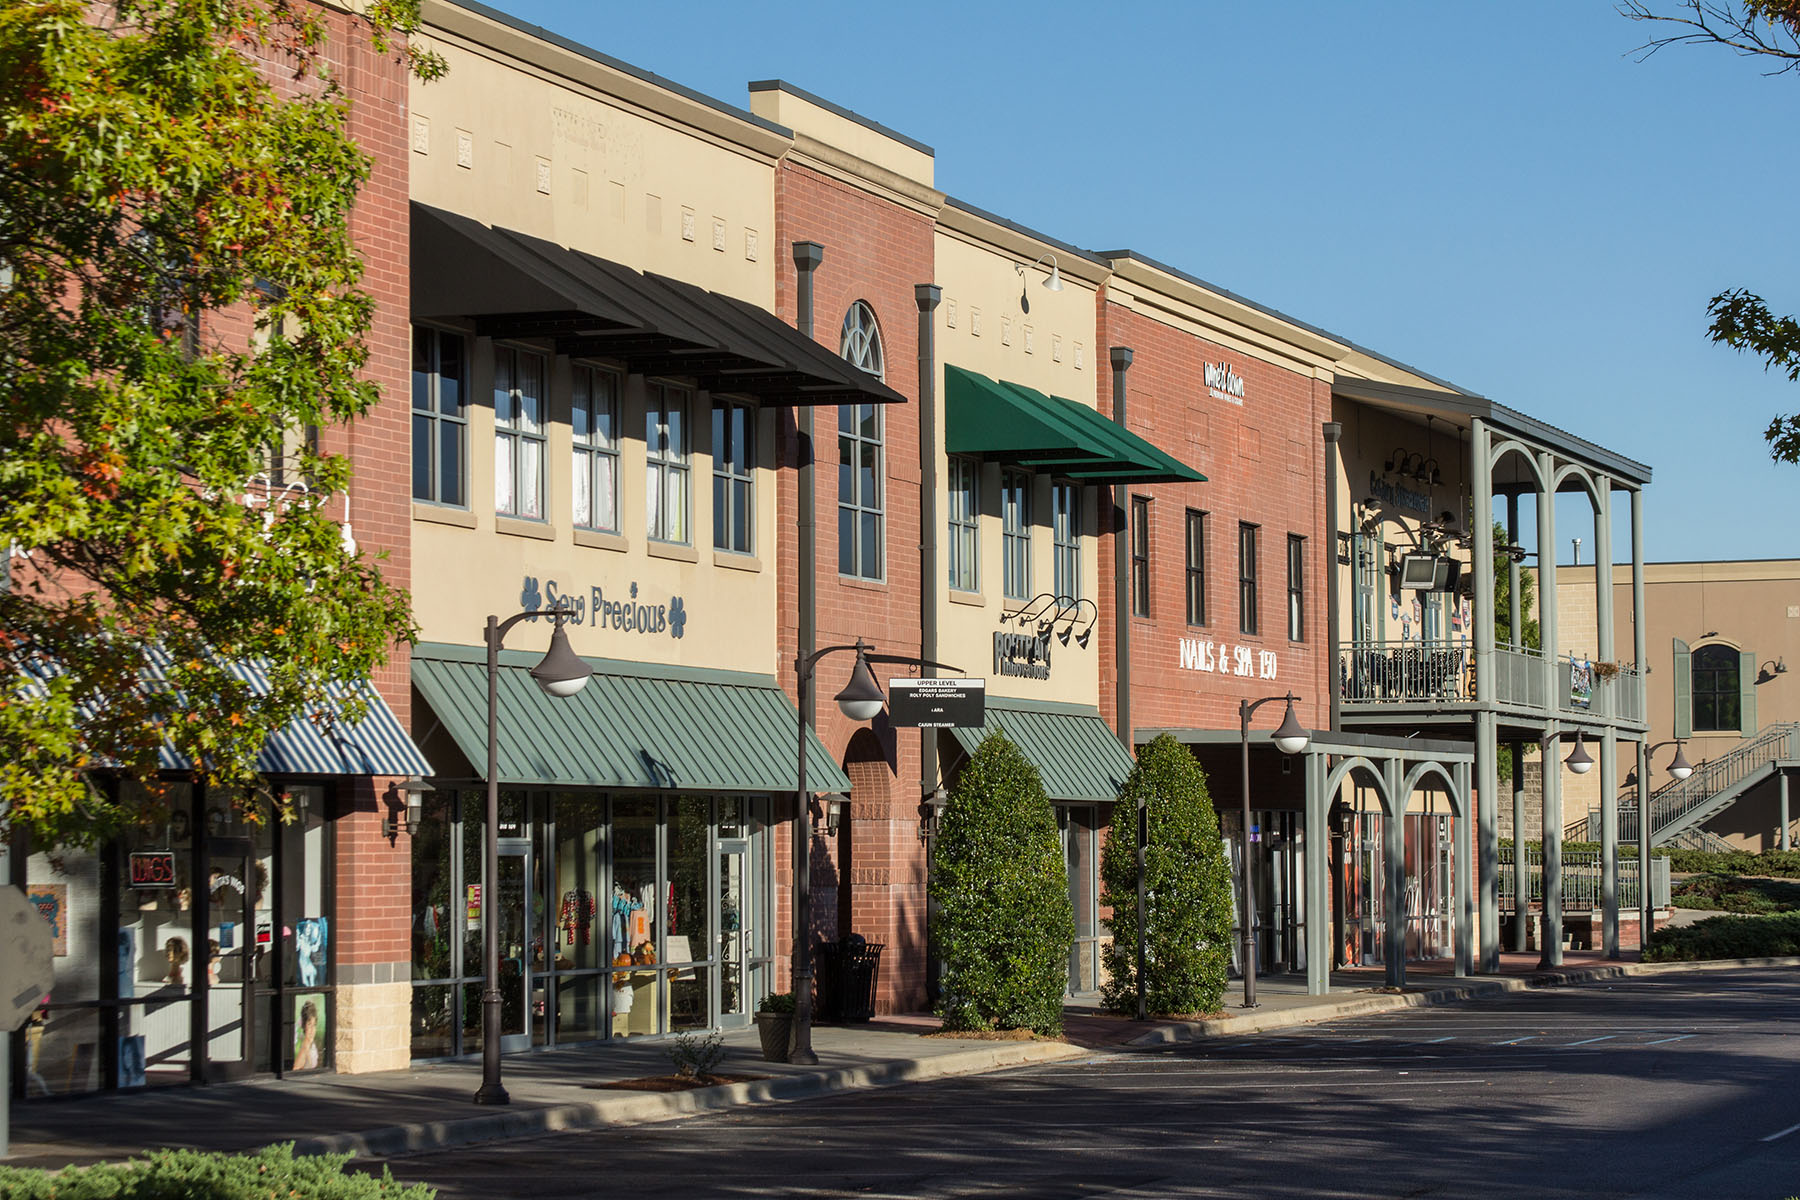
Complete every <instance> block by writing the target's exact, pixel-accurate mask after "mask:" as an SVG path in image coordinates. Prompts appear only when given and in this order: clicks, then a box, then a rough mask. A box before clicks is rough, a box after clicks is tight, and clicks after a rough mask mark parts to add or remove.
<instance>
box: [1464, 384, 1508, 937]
mask: <svg viewBox="0 0 1800 1200" xmlns="http://www.w3.org/2000/svg"><path fill="white" fill-rule="evenodd" d="M1470 427H1471V430H1472V433H1473V436H1472V437H1471V438H1470V446H1469V478H1470V480H1471V481H1472V482H1473V484H1474V487H1475V511H1474V513H1473V514H1472V516H1471V519H1472V521H1473V523H1474V525H1475V528H1474V529H1473V530H1472V531H1471V532H1473V533H1474V535H1475V551H1474V554H1475V704H1476V712H1475V781H1474V782H1475V791H1476V796H1475V844H1476V854H1477V855H1478V856H1479V858H1480V863H1479V867H1480V870H1479V871H1478V872H1477V875H1478V877H1479V878H1480V880H1481V969H1482V970H1483V971H1498V970H1499V969H1500V878H1499V876H1500V812H1499V802H1500V761H1499V759H1500V739H1499V718H1498V717H1497V716H1496V715H1495V713H1494V711H1493V705H1494V691H1495V689H1494V662H1495V659H1494V483H1493V466H1492V462H1491V452H1492V442H1491V436H1490V434H1489V432H1488V427H1487V422H1485V421H1483V420H1481V419H1480V418H1479V417H1477V418H1475V419H1474V420H1473V421H1472V422H1471V423H1470ZM1463 800H1464V813H1463V816H1464V818H1465V819H1466V818H1467V816H1468V812H1467V801H1468V785H1467V782H1466V781H1465V783H1464V785H1463ZM1465 837H1466V835H1464V834H1462V833H1460V832H1459V835H1458V841H1459V842H1462V841H1464V840H1465ZM1515 840H1516V839H1515ZM1464 857H1466V850H1465V853H1464V854H1463V855H1459V856H1458V859H1457V862H1458V866H1459V869H1460V867H1461V864H1462V860H1463V858H1464ZM1459 902H1460V901H1459ZM1458 936H1459V937H1460V936H1461V934H1460V933H1459V935H1458ZM1457 953H1458V961H1459V962H1460V961H1461V955H1462V953H1463V948H1462V945H1461V943H1460V942H1459V943H1458V947H1457Z"/></svg>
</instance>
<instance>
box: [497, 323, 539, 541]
mask: <svg viewBox="0 0 1800 1200" xmlns="http://www.w3.org/2000/svg"><path fill="white" fill-rule="evenodd" d="M528 359H535V360H536V361H537V364H538V368H537V370H538V373H537V385H538V394H537V395H536V396H534V397H532V399H534V400H535V401H536V404H537V428H536V430H535V431H533V430H532V429H531V428H530V427H529V426H528V425H527V424H526V414H525V405H524V404H523V402H522V400H521V397H522V396H524V395H525V393H524V390H523V388H522V387H521V386H520V380H521V378H522V377H523V375H524V372H523V371H522V370H521V369H520V368H521V366H522V365H523V364H524V363H525V361H526V360H528ZM502 363H505V364H506V376H507V378H508V380H509V382H508V385H507V387H506V389H505V391H504V392H502V390H501V387H500V380H501V364H502ZM549 385H550V359H549V357H548V356H547V355H545V354H543V353H542V352H540V351H537V350H533V349H531V348H530V347H528V346H508V345H496V346H495V347H494V380H493V388H492V391H493V398H494V514H495V515H496V516H500V517H512V518H514V519H515V520H520V521H547V520H548V519H549V513H548V511H547V509H546V504H545V501H546V499H547V496H548V493H549V491H550V487H549V479H548V476H549V474H550V463H549V455H550V436H549V435H550V421H549V415H550V414H549V411H548V410H549V405H550V399H549V391H550V386H549ZM503 395H504V396H505V398H506V403H507V405H508V411H507V413H506V415H505V416H504V417H503V416H502V414H501V411H500V404H501V398H502V396H503ZM503 443H504V444H505V447H506V449H505V453H506V455H507V459H508V466H509V468H510V471H511V479H512V487H511V489H510V494H509V495H508V496H507V497H506V498H505V500H504V501H502V499H501V496H500V456H501V453H502V451H501V446H502V444H503ZM530 446H536V447H537V480H536V486H535V489H534V490H535V492H536V495H535V496H527V494H526V492H525V489H524V486H523V483H522V481H523V478H524V469H523V468H524V464H525V460H526V458H527V453H526V451H527V449H528V447H530ZM527 500H534V501H535V502H536V505H537V512H536V513H532V512H528V511H526V501H527Z"/></svg>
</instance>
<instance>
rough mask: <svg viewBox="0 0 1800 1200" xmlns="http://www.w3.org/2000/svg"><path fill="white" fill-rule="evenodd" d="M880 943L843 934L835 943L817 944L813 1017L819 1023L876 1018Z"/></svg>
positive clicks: (856, 934) (853, 934) (859, 936)
mask: <svg viewBox="0 0 1800 1200" xmlns="http://www.w3.org/2000/svg"><path fill="white" fill-rule="evenodd" d="M882 945H883V943H881V942H871V941H869V940H867V939H866V938H864V937H863V936H862V934H860V933H850V934H845V935H844V936H843V937H841V938H839V939H838V940H837V941H835V942H820V943H819V945H818V947H817V949H816V957H817V958H818V971H817V972H816V973H815V976H814V981H815V983H816V985H817V988H818V991H817V1003H816V1004H815V1006H814V1017H815V1019H816V1020H819V1021H827V1022H830V1021H835V1022H848V1021H870V1020H873V1019H874V1017H875V979H876V975H877V972H878V971H879V970H880V966H881V950H882Z"/></svg>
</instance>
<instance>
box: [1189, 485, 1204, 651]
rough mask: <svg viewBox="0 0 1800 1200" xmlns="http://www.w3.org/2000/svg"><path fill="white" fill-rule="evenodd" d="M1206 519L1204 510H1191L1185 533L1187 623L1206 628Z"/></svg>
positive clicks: (1198, 627) (1197, 627)
mask: <svg viewBox="0 0 1800 1200" xmlns="http://www.w3.org/2000/svg"><path fill="white" fill-rule="evenodd" d="M1206 518H1207V513H1206V511H1205V510H1204V509H1199V508H1190V509H1188V510H1187V516H1186V518H1185V522H1184V528H1183V533H1184V534H1185V537H1184V539H1183V540H1184V543H1185V547H1186V553H1187V623H1188V624H1189V625H1191V626H1193V627H1194V628H1196V629H1203V628H1205V626H1206Z"/></svg>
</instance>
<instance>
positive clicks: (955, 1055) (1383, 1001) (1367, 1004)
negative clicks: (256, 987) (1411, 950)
mask: <svg viewBox="0 0 1800 1200" xmlns="http://www.w3.org/2000/svg"><path fill="white" fill-rule="evenodd" d="M1536 962H1537V960H1536V956H1529V957H1527V956H1523V955H1521V956H1512V955H1507V956H1505V960H1504V961H1503V962H1502V973H1501V974H1500V975H1485V976H1478V977H1474V978H1469V979H1454V978H1450V977H1448V976H1447V975H1445V974H1440V973H1436V972H1422V971H1417V970H1412V969H1409V972H1408V979H1409V986H1408V987H1407V988H1406V989H1405V990H1404V991H1401V992H1397V993H1390V992H1386V991H1385V990H1383V989H1381V987H1380V985H1381V982H1382V979H1381V976H1380V973H1379V971H1376V972H1372V973H1371V972H1364V971H1347V972H1342V973H1339V974H1336V975H1334V976H1333V979H1332V984H1333V989H1334V990H1333V992H1332V994H1330V995H1328V996H1309V995H1307V994H1306V989H1305V984H1304V981H1303V980H1297V979H1295V978H1293V977H1277V978H1270V979H1261V980H1259V981H1258V984H1257V999H1258V1001H1259V1005H1260V1006H1259V1007H1258V1008H1256V1009H1254V1010H1250V1011H1227V1012H1226V1013H1225V1014H1223V1015H1221V1016H1219V1017H1217V1018H1214V1019H1211V1020H1196V1021H1146V1022H1138V1021H1131V1020H1126V1019H1123V1018H1120V1017H1117V1016H1113V1015H1111V1014H1106V1013H1102V1012H1100V1011H1098V1010H1097V1009H1094V1008H1087V1007H1080V1006H1076V1007H1071V1008H1070V1009H1069V1010H1068V1011H1067V1014H1066V1027H1065V1036H1066V1039H1067V1040H1065V1041H1061V1042H1050V1041H974V1040H964V1039H957V1038H944V1037H927V1036H923V1035H925V1034H927V1033H930V1032H933V1031H935V1030H936V1028H937V1021H936V1020H935V1019H934V1018H930V1017H926V1016H906V1017H898V1018H884V1019H881V1020H879V1021H877V1022H874V1023H872V1024H869V1025H862V1026H820V1027H818V1028H817V1029H816V1030H815V1032H814V1045H815V1048H816V1049H817V1051H818V1055H819V1065H818V1066H816V1067H801V1066H795V1065H793V1064H788V1063H766V1062H763V1061H762V1058H761V1055H760V1052H759V1048H758V1043H757V1035H756V1031H755V1029H747V1030H741V1031H737V1032H734V1033H731V1034H728V1035H726V1037H725V1039H724V1040H725V1046H726V1056H725V1059H724V1061H723V1063H722V1064H721V1065H720V1067H719V1072H720V1073H722V1074H728V1075H744V1076H757V1077H759V1078H756V1079H754V1080H752V1081H749V1082H740V1083H733V1084H726V1085H720V1086H715V1087H709V1088H699V1089H694V1090H691V1091H685V1092H634V1091H620V1090H609V1089H607V1088H606V1087H605V1085H606V1084H608V1083H613V1082H617V1081H619V1080H625V1079H639V1078H644V1077H647V1076H658V1075H667V1074H670V1073H671V1071H672V1067H671V1065H670V1061H669V1056H668V1049H669V1043H668V1042H661V1043H656V1042H652V1043H643V1042H633V1043H625V1044H622V1045H608V1046H599V1047H586V1048H581V1049H571V1050H555V1051H549V1052H545V1053H539V1054H525V1055H512V1056H509V1057H507V1059H506V1060H505V1083H506V1088H507V1090H508V1091H509V1092H510V1093H511V1096H512V1103H511V1104H510V1105H508V1106H507V1107H505V1108H483V1107H477V1106H476V1105H475V1104H474V1103H473V1102H472V1099H471V1098H472V1097H473V1095H474V1093H475V1089H476V1087H477V1085H478V1084H479V1083H480V1078H481V1064H480V1062H479V1060H472V1059H464V1060H458V1061H455V1062H442V1063H426V1064H420V1065H417V1066H415V1067H412V1068H409V1069H407V1070H403V1071H387V1072H380V1073H375V1074H369V1075H310V1076H300V1077H296V1078H289V1079H279V1080H277V1079H258V1080H251V1081H246V1082H243V1083H233V1084H222V1085H215V1086H212V1087H203V1088H201V1087H182V1088H168V1089H159V1090H157V1091H154V1092H150V1093H137V1092H131V1093H117V1092H115V1093H110V1094H101V1095H97V1096H90V1097H84V1098H81V1099H76V1100H66V1101H32V1102H27V1103H17V1102H15V1104H14V1106H13V1109H12V1156H11V1157H10V1158H8V1159H7V1160H6V1164H7V1165H8V1166H43V1167H60V1166H64V1165H66V1164H68V1163H72V1162H74V1163H81V1162H93V1161H98V1160H104V1159H120V1158H126V1157H129V1156H131V1155H132V1154H135V1153H137V1152H139V1151H141V1150H143V1149H145V1148H148V1147H157V1146H174V1147H188V1148H194V1149H206V1150H248V1149H253V1148H255V1147H259V1146H264V1145H268V1144H269V1143H272V1142H284V1141H292V1142H294V1143H295V1144H296V1148H297V1149H298V1150H299V1151H300V1152H302V1153H322V1152H328V1151H337V1152H344V1151H349V1152H354V1153H357V1154H359V1155H375V1156H388V1155H396V1154H410V1153H418V1152H420V1151H426V1150H430V1149H433V1148H437V1147H444V1146H457V1145H468V1144H471V1143H476V1142H483V1141H492V1140H496V1139H501V1138H513V1137H529V1136H533V1135H537V1134H543V1133H550V1132H555V1131H559V1130H571V1129H591V1128H598V1127H602V1126H609V1125H634V1124H642V1123H646V1122H651V1121H661V1120H669V1119H672V1118H678V1117H682V1116H687V1115H690V1114H694V1113H699V1112H707V1111H713V1110H717V1109H723V1108H732V1107H737V1106H740V1105H746V1104H756V1103H766V1102H772V1101H786V1100H798V1099H805V1098H809V1097H816V1096H823V1095H828V1094H832V1093H842V1092H850V1091H858V1090H862V1089H866V1088H875V1087H885V1086H890V1085H893V1084H899V1083H909V1082H915V1081H919V1080H926V1079H934V1078H941V1077H944V1076H952V1075H973V1074H980V1073H983V1072H987V1071H994V1070H1000V1069H1003V1068H1006V1067H1012V1066H1019V1065H1023V1064H1027V1063H1037V1062H1050V1061H1056V1060H1059V1059H1078V1058H1083V1057H1089V1058H1091V1057H1092V1056H1094V1055H1095V1054H1096V1053H1109V1052H1117V1051H1119V1050H1122V1049H1125V1048H1128V1047H1149V1046H1157V1045H1169V1044H1174V1043H1178V1042H1186V1041H1193V1040H1197V1039H1201V1038H1207V1037H1218V1036H1223V1035H1230V1034H1242V1033H1254V1032H1260V1031H1263V1030H1268V1029H1276V1028H1281V1027H1284V1026H1293V1025H1301V1024H1305V1023H1308V1022H1315V1021H1324V1020H1332V1019H1337V1018H1341V1017H1346V1016H1355V1015H1361V1014H1366V1013H1375V1012H1383V1011H1389V1010H1395V1009H1401V1008H1410V1007H1417V1006H1420V1005H1430V1004H1444V1003H1451V1002H1454V1001H1457V1000H1464V999H1469V998H1473V997H1479V996H1484V995H1498V994H1500V993H1503V992H1508V991H1518V990H1522V989H1526V988H1531V987H1544V986H1555V985H1559V984H1566V983H1581V982H1587V981H1592V980H1605V979H1619V978H1624V977H1627V976H1630V975H1637V974H1647V973H1657V972H1662V971H1667V970H1693V969H1697V968H1704V967H1708V966H1711V967H1727V966H1746V965H1800V959H1779V960H1759V961H1758V962H1756V963H1754V964H1752V963H1746V962H1733V963H1713V964H1694V963H1680V964H1670V965H1669V966H1655V965H1651V966H1644V965H1640V964H1637V963H1634V962H1604V961H1602V960H1600V959H1599V958H1598V957H1597V956H1589V955H1570V956H1568V957H1567V959H1566V961H1565V965H1564V966H1563V968H1562V969H1560V970H1558V971H1540V970H1538V969H1537V966H1536ZM1238 986H1239V985H1236V984H1234V986H1233V989H1232V990H1229V991H1228V992H1227V993H1226V1003H1227V1005H1230V1004H1233V1003H1235V1002H1236V1001H1237V1000H1238V998H1239V995H1240V993H1239V992H1238V991H1237V990H1236V989H1237V987H1238Z"/></svg>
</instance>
